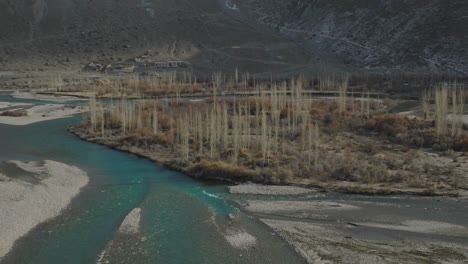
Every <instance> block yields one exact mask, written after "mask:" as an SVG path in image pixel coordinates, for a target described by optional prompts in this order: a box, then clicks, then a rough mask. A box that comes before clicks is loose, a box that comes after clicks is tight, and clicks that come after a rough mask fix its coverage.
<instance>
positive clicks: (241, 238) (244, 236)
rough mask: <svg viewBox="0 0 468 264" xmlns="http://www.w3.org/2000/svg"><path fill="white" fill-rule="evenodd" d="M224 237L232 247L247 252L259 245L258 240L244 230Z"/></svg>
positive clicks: (230, 232)
mask: <svg viewBox="0 0 468 264" xmlns="http://www.w3.org/2000/svg"><path fill="white" fill-rule="evenodd" d="M224 237H225V238H226V241H227V242H228V243H229V244H231V246H233V247H234V248H237V249H242V250H247V249H249V248H251V247H252V246H254V245H255V244H256V243H257V239H256V238H255V237H254V236H252V235H251V234H249V233H247V232H245V231H243V230H240V231H233V230H231V231H229V232H228V234H227V235H225V236H224Z"/></svg>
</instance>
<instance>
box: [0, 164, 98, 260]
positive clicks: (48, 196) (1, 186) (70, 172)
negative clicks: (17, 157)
mask: <svg viewBox="0 0 468 264" xmlns="http://www.w3.org/2000/svg"><path fill="white" fill-rule="evenodd" d="M16 164H20V167H24V168H29V169H31V166H32V165H31V164H30V163H23V164H21V163H19V162H16ZM33 164H34V163H33ZM36 164H37V163H36ZM22 165H24V166H22ZM42 166H43V168H44V170H45V171H46V172H47V175H48V177H46V178H45V179H43V180H42V181H41V182H40V183H39V184H32V183H28V182H24V181H20V180H15V179H11V180H9V181H0V238H1V239H0V259H1V258H2V257H3V256H4V255H5V254H6V253H8V251H10V250H11V248H12V246H13V244H14V242H15V241H16V240H17V239H18V238H20V237H22V236H24V235H26V234H27V233H28V232H29V231H31V230H32V229H33V228H34V227H35V226H37V225H38V224H40V223H43V222H45V221H47V220H49V219H51V218H54V217H56V216H58V215H59V214H60V212H61V211H62V210H63V209H64V208H66V207H67V206H68V204H69V203H70V201H71V200H72V198H73V197H75V196H76V195H77V194H78V193H79V192H80V189H81V188H82V187H83V186H85V185H86V184H87V183H88V181H89V179H88V176H87V174H86V173H85V172H84V171H82V170H80V169H79V168H77V167H75V166H69V165H66V164H63V163H59V162H55V161H50V160H48V161H45V163H44V164H43V165H42ZM36 171H39V169H37V170H36ZM6 177H8V175H6Z"/></svg>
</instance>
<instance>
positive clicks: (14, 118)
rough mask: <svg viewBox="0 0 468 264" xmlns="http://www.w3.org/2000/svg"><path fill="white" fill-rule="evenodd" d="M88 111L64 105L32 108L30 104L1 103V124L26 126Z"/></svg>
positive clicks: (80, 107)
mask: <svg viewBox="0 0 468 264" xmlns="http://www.w3.org/2000/svg"><path fill="white" fill-rule="evenodd" d="M2 106H3V107H2ZM2 110H3V111H2ZM86 111H87V107H85V106H75V105H64V104H47V105H34V106H31V105H29V104H10V103H1V102H0V124H5V125H13V126H24V125H29V124H33V123H37V122H42V121H48V120H54V119H61V118H67V117H70V116H73V115H77V114H81V113H84V112H86Z"/></svg>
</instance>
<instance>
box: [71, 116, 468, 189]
mask: <svg viewBox="0 0 468 264" xmlns="http://www.w3.org/2000/svg"><path fill="white" fill-rule="evenodd" d="M82 125H83V124H77V125H73V126H71V127H69V128H68V130H69V131H70V132H71V133H73V134H75V135H76V136H78V137H79V138H81V139H83V140H85V141H89V142H93V143H97V144H100V145H103V146H107V147H110V148H112V149H115V150H120V151H124V152H127V153H130V154H134V155H137V156H140V157H142V158H147V159H149V160H152V161H154V162H156V163H158V164H159V165H162V166H164V167H166V168H168V169H172V170H175V171H179V172H181V173H184V174H186V175H188V176H190V177H193V178H195V179H201V180H215V181H222V182H226V183H231V184H233V183H234V184H241V183H245V182H253V183H259V184H267V185H289V186H295V187H305V188H309V189H310V188H314V189H316V190H320V191H334V192H341V193H351V194H368V195H395V194H397V195H417V196H452V197H460V196H461V197H468V191H467V190H465V189H462V188H460V189H450V188H445V186H444V185H442V184H440V186H441V187H442V188H437V187H435V186H432V185H431V187H427V188H424V187H423V188H421V187H411V186H408V185H405V184H395V183H394V184H391V183H388V184H382V183H374V184H372V183H360V182H349V181H333V180H330V179H326V180H321V179H320V178H302V177H301V178H299V177H294V176H293V177H289V178H286V179H283V180H282V181H279V182H278V181H272V180H271V177H270V176H269V175H264V173H263V172H262V171H252V170H250V171H249V170H241V169H238V168H236V167H233V166H230V165H229V164H224V163H221V162H217V163H211V162H204V161H200V162H198V163H196V164H191V163H189V162H184V161H182V160H181V158H180V155H179V154H178V153H177V152H174V151H173V150H171V149H170V148H169V147H165V146H162V145H156V146H153V147H152V148H151V149H148V148H144V145H143V146H136V145H132V144H128V141H126V138H123V137H120V136H112V137H109V136H106V137H104V138H103V137H99V136H98V135H95V134H90V133H87V132H86V129H85V128H84V127H83V126H82ZM465 158H466V157H464V156H462V157H460V158H459V160H458V163H460V164H461V165H460V166H456V167H455V168H453V169H454V170H456V172H457V175H458V174H461V175H465V176H463V177H467V175H466V174H465V172H466V171H467V169H468V163H466V162H464V159H465ZM420 160H422V161H424V162H431V163H432V164H431V166H437V167H436V168H439V167H440V168H443V167H444V166H450V167H452V166H453V165H452V164H449V163H450V161H451V159H448V158H445V157H439V156H437V155H432V154H431V155H430V154H425V155H421V156H420ZM422 161H419V162H420V163H422ZM415 163H416V162H415ZM434 170H436V169H434ZM460 181H463V182H465V181H464V178H460ZM241 188H245V187H241ZM444 188H445V189H444ZM242 191H244V192H245V190H242ZM257 191H260V192H262V190H259V189H258V188H255V190H253V192H257ZM290 191H292V190H290ZM296 191H297V190H296ZM302 191H304V190H302ZM246 194H247V193H246Z"/></svg>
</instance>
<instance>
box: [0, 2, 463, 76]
mask: <svg viewBox="0 0 468 264" xmlns="http://www.w3.org/2000/svg"><path fill="white" fill-rule="evenodd" d="M467 14H468V4H467V2H466V1H460V0H458V1H443V0H424V1H422V0H406V1H403V0H390V1H388V0H385V1H384V0H372V1H371V0H357V1H350V0H339V1H338V0H334V1H330V0H315V1H312V0H310V1H304V0H282V1H276V0H196V1H194V0H192V1H188V0H141V1H134V0H0V67H2V68H4V69H31V70H37V69H42V70H47V69H62V68H63V69H79V68H81V67H82V66H83V65H84V64H86V63H88V62H90V61H93V60H94V61H96V60H99V61H115V60H117V59H119V58H122V60H126V59H129V58H132V57H135V56H139V55H142V54H143V53H145V52H147V53H148V54H150V55H152V56H153V57H154V59H157V60H173V59H178V60H187V61H190V62H191V63H192V64H193V65H194V67H195V68H196V69H198V70H201V71H207V72H211V71H213V70H232V69H233V68H234V67H238V68H240V69H243V70H245V71H252V72H273V73H274V72H286V73H288V72H291V73H297V72H305V71H311V70H315V69H317V68H319V69H323V68H336V69H343V68H346V69H347V70H352V69H354V68H361V69H371V70H377V71H382V70H384V71H385V70H388V69H389V70H392V71H399V70H404V71H408V70H410V71H420V70H425V71H427V70H430V71H434V72H435V71H441V70H448V71H451V72H453V73H457V74H464V75H465V74H467V72H468V70H467V68H468V65H467V61H468V47H467V46H466V41H467V36H468V33H467V27H468V26H467V25H468V15H467Z"/></svg>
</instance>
